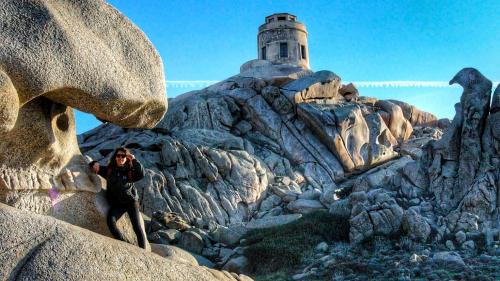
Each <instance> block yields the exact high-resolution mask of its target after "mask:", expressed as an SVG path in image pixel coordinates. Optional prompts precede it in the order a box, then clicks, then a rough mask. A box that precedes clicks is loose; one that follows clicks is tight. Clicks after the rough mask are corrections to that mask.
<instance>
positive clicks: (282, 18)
mask: <svg viewBox="0 0 500 281" xmlns="http://www.w3.org/2000/svg"><path fill="white" fill-rule="evenodd" d="M278 20H286V17H278Z"/></svg>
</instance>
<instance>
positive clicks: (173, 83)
mask: <svg viewBox="0 0 500 281" xmlns="http://www.w3.org/2000/svg"><path fill="white" fill-rule="evenodd" d="M221 81H224V80H167V81H166V84H167V88H168V87H169V86H170V87H172V88H196V87H208V86H210V85H213V84H216V83H219V82H221ZM349 83H353V84H354V85H355V86H356V87H358V88H447V87H453V88H455V87H459V85H457V84H453V85H449V83H448V82H446V81H418V80H417V81H413V80H388V81H346V82H344V83H342V84H349ZM492 83H493V88H495V87H497V86H498V85H499V84H500V82H499V81H492Z"/></svg>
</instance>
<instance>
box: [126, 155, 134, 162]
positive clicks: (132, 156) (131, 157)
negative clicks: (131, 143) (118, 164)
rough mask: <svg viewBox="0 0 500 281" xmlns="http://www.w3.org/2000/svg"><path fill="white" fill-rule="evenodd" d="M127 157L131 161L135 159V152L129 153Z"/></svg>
mask: <svg viewBox="0 0 500 281" xmlns="http://www.w3.org/2000/svg"><path fill="white" fill-rule="evenodd" d="M127 159H128V160H129V161H132V160H134V159H135V156H134V154H129V155H127Z"/></svg>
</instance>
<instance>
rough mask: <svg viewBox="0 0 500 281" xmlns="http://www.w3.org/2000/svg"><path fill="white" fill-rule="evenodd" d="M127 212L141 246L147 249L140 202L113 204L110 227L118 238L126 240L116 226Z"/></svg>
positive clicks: (110, 209) (109, 218)
mask: <svg viewBox="0 0 500 281" xmlns="http://www.w3.org/2000/svg"><path fill="white" fill-rule="evenodd" d="M125 212H127V213H128V216H129V217H130V221H131V222H132V227H133V228H134V232H135V235H137V242H138V243H139V247H141V248H143V249H146V237H145V234H144V229H143V228H142V223H141V219H142V218H141V213H140V212H139V202H134V203H130V204H127V205H122V204H112V205H111V206H110V208H109V212H108V227H109V230H110V231H111V234H113V236H114V237H115V238H116V239H118V240H122V241H125V238H124V237H123V234H122V233H121V232H120V230H118V227H116V222H117V221H118V220H119V219H120V218H121V216H122V215H123V214H125Z"/></svg>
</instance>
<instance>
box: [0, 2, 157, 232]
mask: <svg viewBox="0 0 500 281" xmlns="http://www.w3.org/2000/svg"><path fill="white" fill-rule="evenodd" d="M0 25H1V26H2V28H1V29H0V37H1V38H2V40H1V42H0V104H1V106H0V132H1V133H0V200H1V201H2V202H7V203H8V204H10V205H13V206H17V207H19V208H23V209H29V210H32V211H36V212H39V213H49V214H54V213H57V212H62V213H61V214H62V217H65V213H64V212H65V211H64V208H62V207H61V206H69V204H59V203H61V202H62V201H65V200H69V197H71V196H72V195H73V194H76V192H80V191H89V192H90V193H84V194H87V196H90V197H89V198H88V200H90V202H93V200H94V199H95V198H96V192H98V191H99V190H100V188H101V185H102V184H101V182H100V180H99V179H97V178H93V177H91V176H89V175H88V174H87V160H86V159H85V158H84V157H83V156H82V155H81V153H80V150H79V148H78V143H77V140H76V133H75V120H74V115H73V109H72V108H77V109H79V110H81V111H84V112H89V113H92V114H94V115H95V116H96V117H98V118H99V119H102V120H107V121H109V122H112V123H115V124H117V125H119V126H123V127H140V128H151V127H153V126H155V125H156V123H157V122H158V121H160V120H161V118H162V117H163V115H164V113H165V112H166V109H167V101H166V94H165V93H166V89H165V79H164V74H163V65H162V62H161V59H160V57H159V55H158V53H157V52H156V50H155V49H154V47H153V46H152V44H151V42H150V41H149V40H148V39H147V38H146V36H145V35H144V34H143V33H142V31H140V30H139V29H138V28H137V27H136V26H135V25H133V24H132V23H131V22H130V21H129V20H128V19H127V18H125V17H124V16H123V15H122V14H121V13H120V12H118V11H117V10H115V9H114V8H113V7H111V6H110V5H109V4H107V3H106V2H104V1H100V0H88V1H69V0H68V1H15V0H6V1H2V5H1V7H0ZM48 190H51V192H50V193H49V192H48ZM80 195H81V194H80ZM77 201H78V200H77ZM96 202H97V201H96ZM96 202H95V204H96V206H97V203H96ZM74 204H77V202H75V203H74ZM92 204H94V203H92ZM55 205H59V208H55ZM101 207H102V208H94V209H105V206H104V207H103V206H101ZM81 211H82V212H83V214H82V217H84V218H83V219H82V220H87V218H85V217H86V216H87V217H91V216H92V214H88V210H86V209H85V210H84V209H82V210H81ZM75 216H76V214H75ZM101 217H102V215H101ZM73 223H76V224H78V221H77V220H75V221H73ZM87 223H88V222H83V221H82V224H87Z"/></svg>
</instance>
